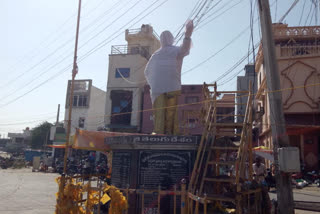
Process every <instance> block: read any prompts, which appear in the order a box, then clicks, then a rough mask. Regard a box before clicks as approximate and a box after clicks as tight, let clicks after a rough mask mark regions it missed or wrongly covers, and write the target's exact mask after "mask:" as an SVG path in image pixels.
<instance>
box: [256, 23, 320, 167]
mask: <svg viewBox="0 0 320 214" xmlns="http://www.w3.org/2000/svg"><path fill="white" fill-rule="evenodd" d="M273 33H274V42H275V49H276V57H277V63H278V67H279V76H280V84H281V92H282V108H283V111H284V114H285V120H286V127H287V134H288V135H289V140H290V145H291V146H296V147H299V148H300V151H301V154H300V159H301V162H302V163H304V164H305V166H306V169H307V170H314V169H318V168H319V160H320V26H308V27H288V25H286V24H274V26H273ZM255 70H256V72H257V84H258V91H257V95H256V96H255V99H256V104H257V105H256V112H257V113H256V120H255V123H256V127H257V128H259V139H258V140H259V144H260V145H265V146H267V147H272V137H271V126H270V115H271V116H272V110H271V109H270V108H269V98H268V93H276V92H267V82H266V75H265V70H264V64H263V53H262V46H260V49H259V51H258V55H257V60H256V69H255Z"/></svg>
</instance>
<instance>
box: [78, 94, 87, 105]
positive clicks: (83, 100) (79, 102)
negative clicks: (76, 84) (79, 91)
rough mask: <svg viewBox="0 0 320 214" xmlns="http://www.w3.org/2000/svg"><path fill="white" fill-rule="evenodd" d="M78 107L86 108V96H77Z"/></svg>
mask: <svg viewBox="0 0 320 214" xmlns="http://www.w3.org/2000/svg"><path fill="white" fill-rule="evenodd" d="M78 106H87V96H84V95H79V101H78Z"/></svg>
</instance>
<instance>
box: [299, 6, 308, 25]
mask: <svg viewBox="0 0 320 214" xmlns="http://www.w3.org/2000/svg"><path fill="white" fill-rule="evenodd" d="M306 2H307V1H304V2H303V7H302V12H301V16H300V19H299V25H300V24H301V20H302V17H303V13H304V7H305V6H306Z"/></svg>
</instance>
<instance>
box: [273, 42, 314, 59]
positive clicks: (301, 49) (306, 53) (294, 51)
mask: <svg viewBox="0 0 320 214" xmlns="http://www.w3.org/2000/svg"><path fill="white" fill-rule="evenodd" d="M277 51H278V56H279V57H280V58H286V57H299V58H300V57H315V56H320V44H292V45H281V46H280V47H279V48H278V49H277Z"/></svg>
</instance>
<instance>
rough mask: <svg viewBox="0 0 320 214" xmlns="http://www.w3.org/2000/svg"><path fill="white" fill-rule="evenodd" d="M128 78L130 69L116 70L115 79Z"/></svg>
mask: <svg viewBox="0 0 320 214" xmlns="http://www.w3.org/2000/svg"><path fill="white" fill-rule="evenodd" d="M122 77H125V78H128V77H130V68H116V78H122Z"/></svg>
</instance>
